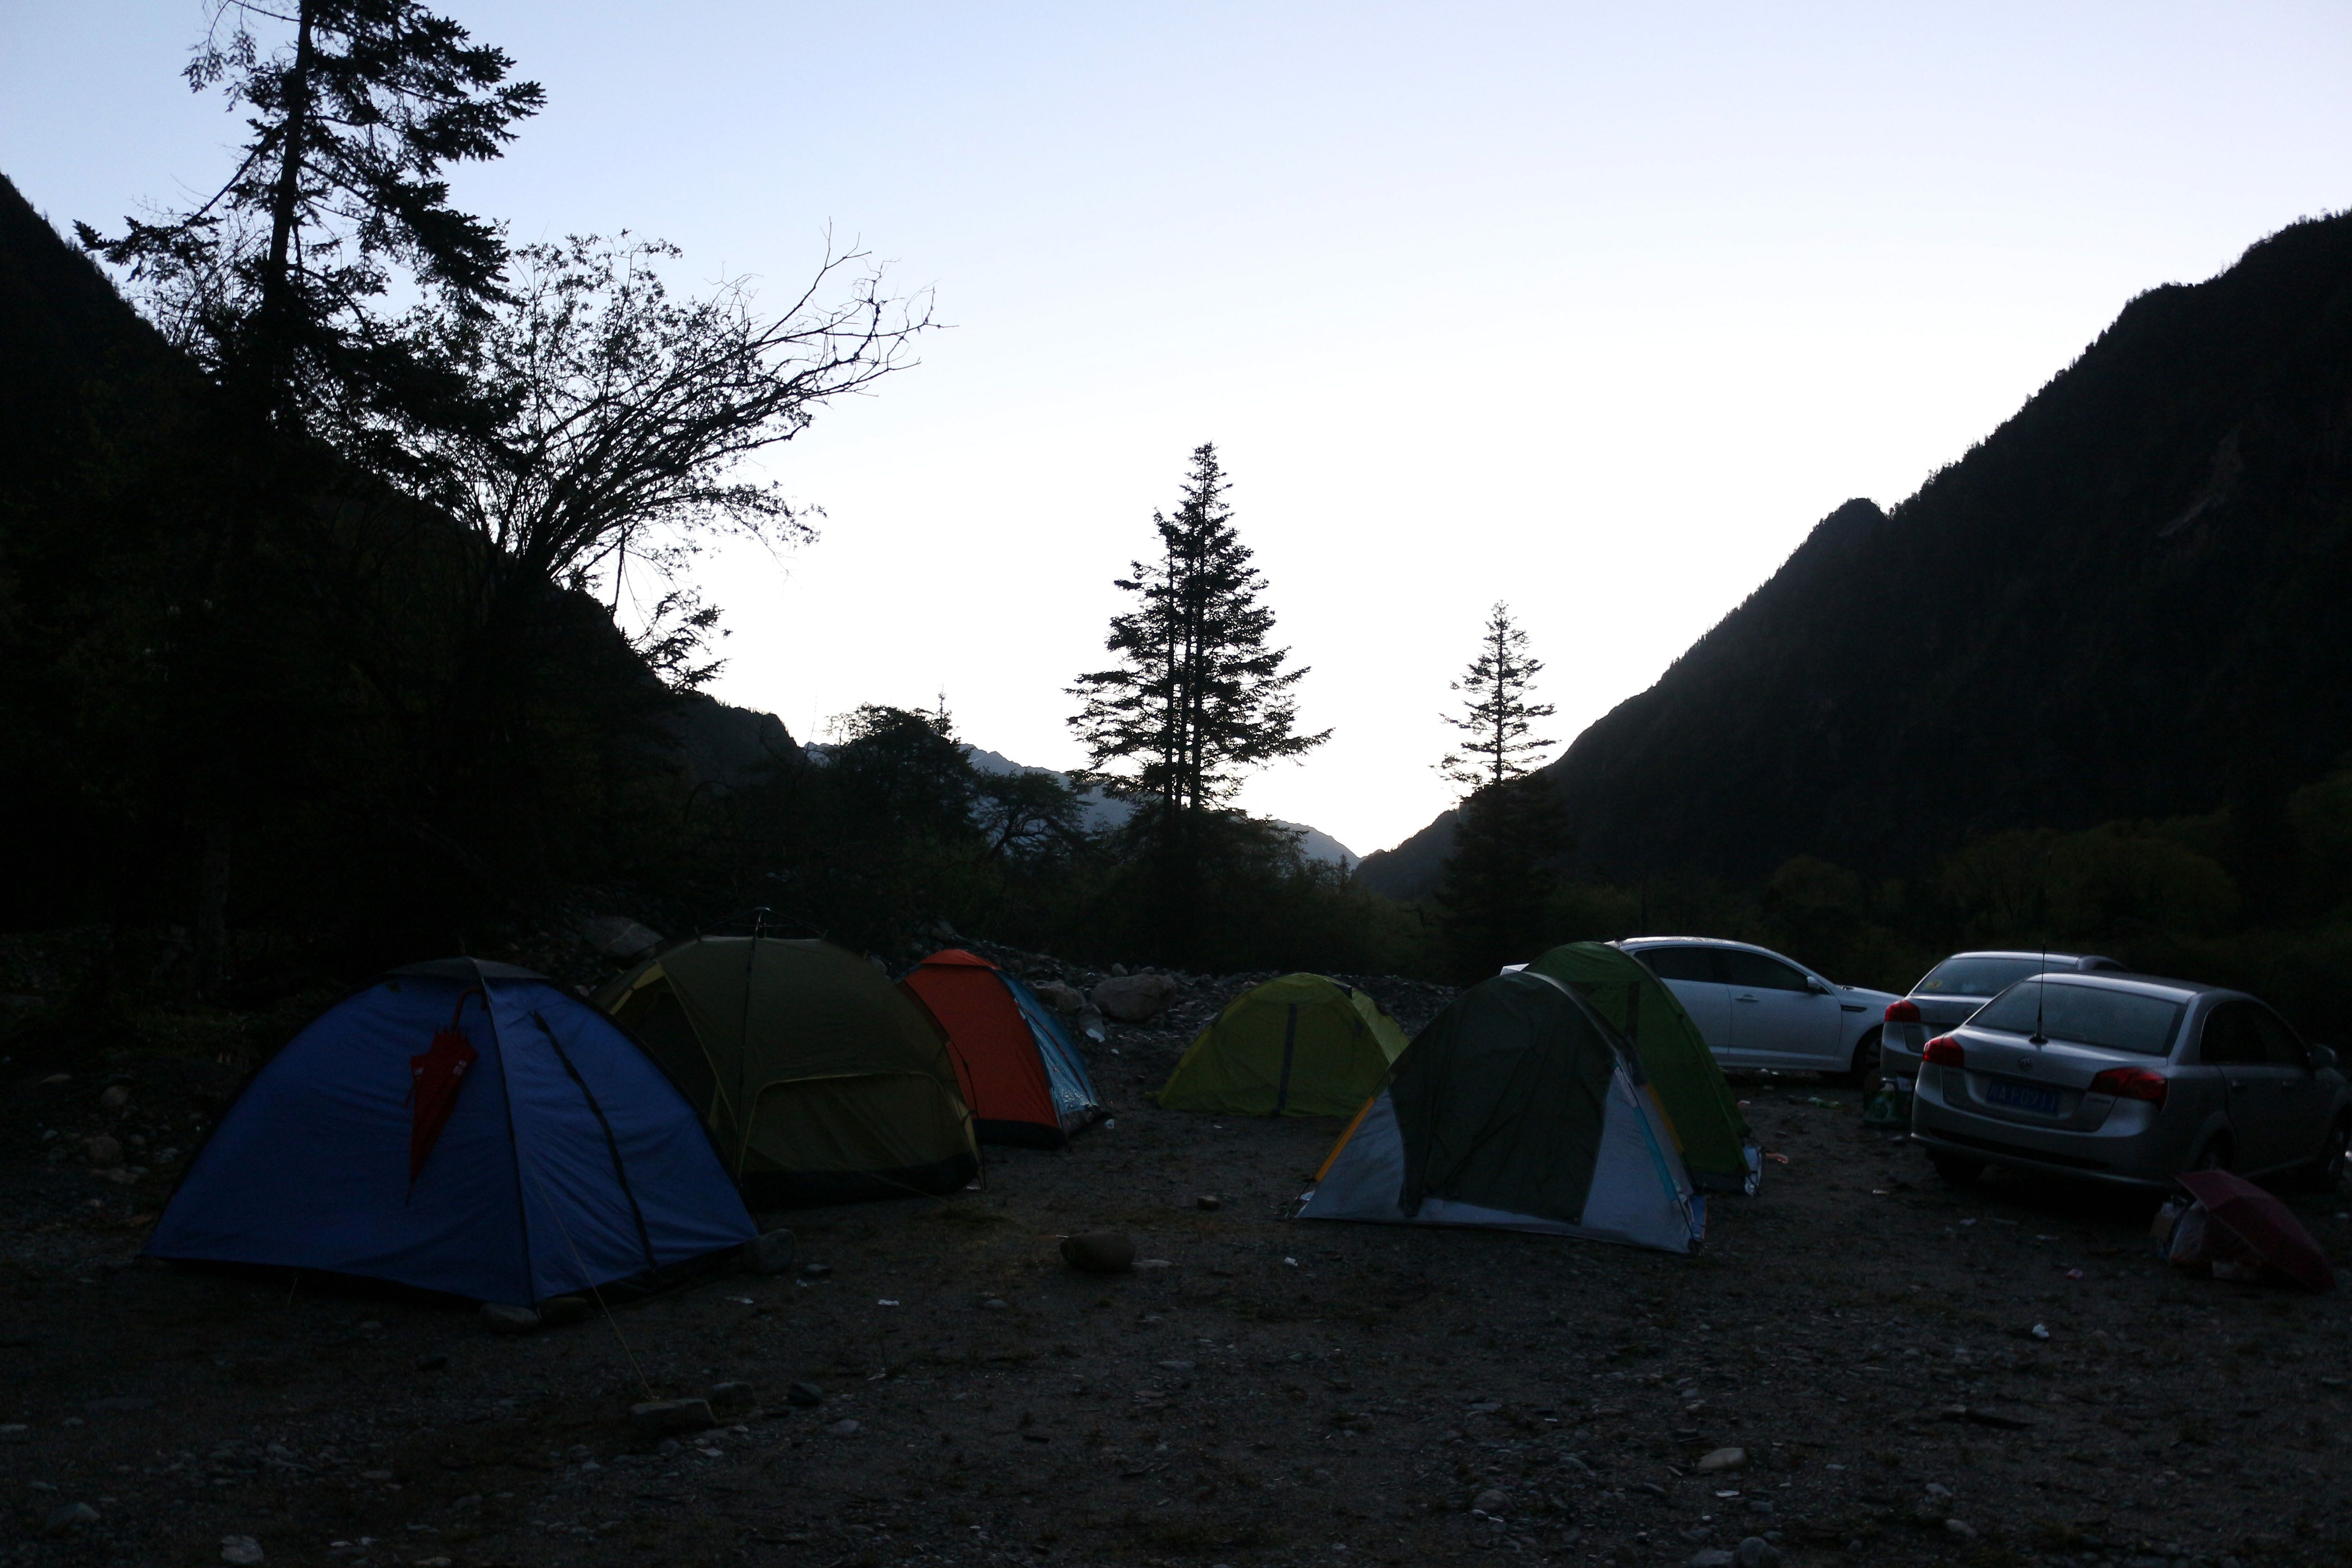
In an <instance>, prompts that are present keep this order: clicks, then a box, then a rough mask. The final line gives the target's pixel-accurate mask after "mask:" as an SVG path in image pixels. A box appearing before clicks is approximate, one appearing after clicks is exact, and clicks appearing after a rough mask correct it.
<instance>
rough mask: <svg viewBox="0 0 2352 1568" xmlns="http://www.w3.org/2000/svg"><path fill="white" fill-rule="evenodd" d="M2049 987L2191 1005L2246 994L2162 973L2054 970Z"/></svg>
mask: <svg viewBox="0 0 2352 1568" xmlns="http://www.w3.org/2000/svg"><path fill="white" fill-rule="evenodd" d="M2029 978H2030V977H2029ZM2017 984H2020V985H2022V984H2025V982H2024V981H2022V980H2021V981H2019V982H2018V983H2017ZM2049 984H2053V985H2072V986H2074V987H2076V988H2078V989H2081V990H2086V991H2122V992H2126V993H2128V994H2131V995H2134V996H2155V997H2159V998H2161V999H2162V1000H2164V1001H2167V1002H2189V1001H2194V1000H2195V999H2196V998H2198V997H2200V996H2242V995H2244V994H2245V993H2243V992H2242V991H2238V990H2235V989H2233V988H2231V987H2230V986H2227V985H2208V984H2205V983H2204V982H2202V981H2200V980H2169V979H2167V978H2165V977H2164V976H2163V975H2160V974H2116V973H2090V974H2084V973H2070V972H2068V971H2066V970H2061V969H2053V970H2052V971H2050V972H2049Z"/></svg>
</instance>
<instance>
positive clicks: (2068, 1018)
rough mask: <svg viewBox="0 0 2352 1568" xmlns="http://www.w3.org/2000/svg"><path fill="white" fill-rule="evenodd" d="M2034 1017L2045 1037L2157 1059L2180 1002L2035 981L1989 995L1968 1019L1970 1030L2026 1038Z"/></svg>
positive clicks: (2176, 1018) (2176, 1019) (2167, 1041)
mask: <svg viewBox="0 0 2352 1568" xmlns="http://www.w3.org/2000/svg"><path fill="white" fill-rule="evenodd" d="M2037 1017H2038V1018H2039V1019H2040V1021H2041V1025H2042V1034H2043V1035H2044V1036H2045V1037H2048V1038H2050V1039H2053V1040H2071V1041H2073V1042H2074V1043H2075V1044H2076V1045H2082V1046H2097V1047H2102V1048H2103V1049H2105V1050H2111V1051H2134V1052H2137V1054H2139V1055H2141V1056H2144V1057H2160V1056H2162V1055H2164V1054H2165V1052H2166V1050H2168V1048H2169V1047H2171V1045H2172V1028H2173V1026H2174V1025H2175V1024H2178V1023H2179V1021H2180V1004H2179V1003H2178V1002H2168V1001H2166V1000H2165V999H2164V998H2163V997H2161V996H2146V995H2142V994H2139V993H2137V992H2134V991H2110V990H2107V989H2106V988H2105V987H2104V986H2092V985H2069V984H2066V983H2065V982H2064V981H2063V980H2056V981H2034V982H2032V983H2030V984H2023V985H2012V986H2011V987H2010V988H2009V989H2008V990H2007V991H2004V992H2002V993H2001V994H2000V995H1999V996H1996V997H1994V998H1993V999H1992V1000H1991V1001H1990V1002H1988V1003H1987V1004H1985V1005H1984V1008H1983V1010H1982V1011H1981V1012H1979V1013H1978V1014H1977V1016H1975V1017H1973V1018H1971V1019H1969V1027H1970V1028H1975V1029H1999V1030H2000V1031H2002V1032H2003V1033H2004V1034H2011V1035H2031V1034H2032V1033H2033V1026H2034V1022H2035V1020H2036V1018H2037Z"/></svg>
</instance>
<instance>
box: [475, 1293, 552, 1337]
mask: <svg viewBox="0 0 2352 1568" xmlns="http://www.w3.org/2000/svg"><path fill="white" fill-rule="evenodd" d="M482 1322H483V1325H484V1326H485V1327H487V1328H488V1330H489V1331H490V1332H492V1333H494V1334H527V1333H530V1331H532V1330H534V1329H536V1328H538V1327H539V1313H538V1311H537V1310H536V1309H534V1308H530V1307H510V1306H509V1305H507V1304H506V1303H505V1302H503V1301H485V1302H483V1303H482Z"/></svg>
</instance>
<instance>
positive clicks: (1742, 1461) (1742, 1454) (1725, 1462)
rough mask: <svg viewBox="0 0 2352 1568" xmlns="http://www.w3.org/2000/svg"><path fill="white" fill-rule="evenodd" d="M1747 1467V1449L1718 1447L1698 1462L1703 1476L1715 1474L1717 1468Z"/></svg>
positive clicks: (1699, 1470) (1733, 1468) (1699, 1471)
mask: <svg viewBox="0 0 2352 1568" xmlns="http://www.w3.org/2000/svg"><path fill="white" fill-rule="evenodd" d="M1747 1467H1748V1450H1747V1449H1745V1448H1716V1449H1713V1450H1711V1451H1709V1452H1708V1453H1706V1454H1705V1455H1703V1456H1701V1458H1700V1459H1699V1462H1698V1473H1699V1474H1700V1475H1703V1476H1707V1475H1713V1474H1714V1473H1715V1472H1716V1471H1717V1470H1739V1469H1745V1468H1747Z"/></svg>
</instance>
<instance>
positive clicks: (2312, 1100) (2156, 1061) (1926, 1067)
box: [1911, 973, 2352, 1188]
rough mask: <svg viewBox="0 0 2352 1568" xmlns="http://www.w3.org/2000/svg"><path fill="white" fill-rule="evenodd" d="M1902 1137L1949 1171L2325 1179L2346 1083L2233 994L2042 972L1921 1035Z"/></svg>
mask: <svg viewBox="0 0 2352 1568" xmlns="http://www.w3.org/2000/svg"><path fill="white" fill-rule="evenodd" d="M1911 1136H1912V1138H1913V1140H1914V1141H1915V1142H1918V1143H1920V1144H1922V1145H1924V1146H1925V1147H1926V1149H1927V1157H1928V1159H1929V1160H1930V1161H1932V1162H1933V1163H1934V1164H1935V1167H1936V1171H1937V1174H1938V1175H1940V1176H1942V1177H1943V1178H1944V1179H1945V1180H1946V1181H1948V1182H1955V1183H1967V1182H1973V1181H1975V1180H1976V1179H1977V1177H1978V1176H1979V1175H1980V1174H1982V1173H1983V1172H1984V1169H1985V1167H1986V1166H1987V1165H1988V1164H1994V1165H2003V1166H2008V1167H2011V1168H2012V1169H2016V1170H2021V1171H2031V1172H2034V1173H2042V1174H2053V1175H2070V1176H2076V1177H2082V1178H2085V1179H2088V1180H2090V1181H2093V1182H2100V1183H2106V1184H2114V1185H2119V1186H2128V1187H2148V1188H2163V1187H2167V1186H2169V1185H2170V1184H2171V1182H2172V1179H2173V1177H2175V1176H2177V1175H2179V1173H2181V1172H2182V1171H2186V1170H2193V1169H2196V1168H2199V1167H2200V1166H2218V1167H2221V1168H2223V1169H2227V1170H2231V1171H2236V1172H2238V1173H2241V1174H2244V1175H2248V1176H2263V1175H2277V1174H2284V1173H2296V1172H2303V1173H2309V1174H2311V1175H2313V1176H2315V1177H2316V1178H2318V1179H2320V1180H2321V1181H2324V1182H2326V1183H2328V1184H2334V1183H2336V1182H2340V1181H2341V1180H2342V1179H2343V1173H2344V1163H2345V1150H2346V1145H2347V1139H2352V1084H2347V1082H2346V1080H2345V1078H2344V1075H2343V1074H2342V1073H2340V1072H2338V1071H2336V1054H2335V1053H2334V1052H2333V1051H2330V1050H2328V1049H2327V1048H2326V1047H2319V1046H2306V1045H2305V1043H2304V1042H2303V1040H2302V1038H2301V1037H2298V1036H2297V1035H2296V1034H2295V1032H2294V1028H2293V1027H2292V1026H2289V1025H2288V1023H2287V1022H2286V1020H2285V1019H2284V1018H2282V1017H2280V1016H2278V1015H2277V1014H2276V1013H2274V1012H2273V1011H2272V1010H2271V1009H2270V1008H2269V1007H2267V1006H2265V1005H2263V1004H2262V1003H2261V1002H2259V1001H2257V1000H2256V999H2254V998H2253V997H2252V996H2249V995H2247V994H2244V993H2243V992H2240V991H2225V990H2222V989H2221V988H2220V987H2218V986H2211V985H2199V984H2191V983H2189V982H2187V981H2179V980H2155V979H2149V978H2147V977H2145V976H2141V975H2122V974H2047V973H2045V974H2040V975H2036V976H2034V977H2032V978H2031V979H2027V980H2022V981H2020V982H2019V983H2018V984H2014V985H2011V987H2009V989H2007V990H2006V991H2003V992H2002V993H2001V994H2000V995H1998V996H1996V997H1994V998H1993V999H1992V1000H1991V1001H1990V1002H1989V1003H1987V1004H1985V1005H1984V1006H1983V1007H1981V1008H1979V1010H1978V1011H1977V1012H1976V1014H1975V1015H1974V1016H1971V1017H1970V1018H1969V1021H1968V1022H1967V1023H1965V1024H1963V1025H1961V1026H1959V1027H1958V1028H1957V1029H1955V1030H1953V1031H1952V1032H1951V1033H1949V1034H1947V1035H1940V1036H1938V1037H1936V1038H1935V1039H1932V1040H1929V1041H1927V1045H1926V1047H1925V1048H1924V1050H1923V1051H1922V1052H1921V1066H1920V1068H1919V1078H1918V1087H1917V1091H1916V1094H1915V1096H1914V1098H1913V1100H1912V1102H1911Z"/></svg>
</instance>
